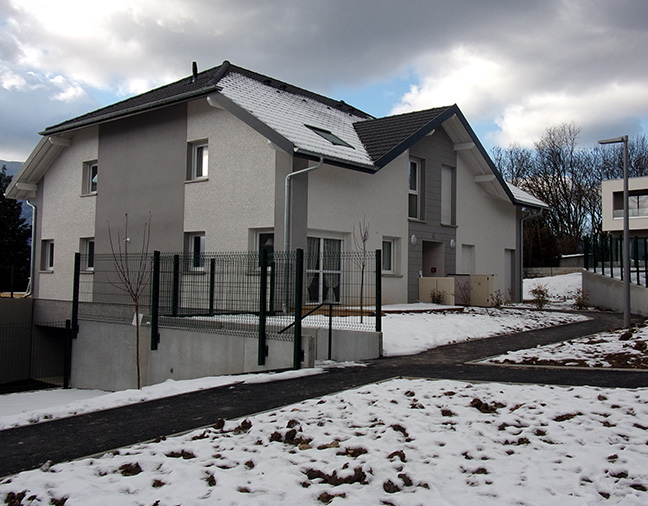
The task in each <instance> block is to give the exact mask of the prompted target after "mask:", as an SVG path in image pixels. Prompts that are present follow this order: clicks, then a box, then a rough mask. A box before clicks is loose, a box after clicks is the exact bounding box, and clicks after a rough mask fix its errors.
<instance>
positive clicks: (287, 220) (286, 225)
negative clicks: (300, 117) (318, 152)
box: [284, 156, 324, 251]
mask: <svg viewBox="0 0 648 506" xmlns="http://www.w3.org/2000/svg"><path fill="white" fill-rule="evenodd" d="M322 165H324V157H323V156H320V159H319V162H318V163H317V165H313V166H312V167H306V168H305V169H301V170H298V171H296V172H291V173H290V174H288V175H287V176H286V183H285V190H284V251H290V234H291V230H290V228H291V222H290V221H291V220H290V211H291V209H290V208H291V202H292V199H291V191H292V185H291V182H292V178H293V177H294V176H299V175H300V174H305V173H306V172H311V171H314V170H317V169H320V168H321V167H322Z"/></svg>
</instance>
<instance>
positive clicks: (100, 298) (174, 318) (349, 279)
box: [72, 250, 381, 348]
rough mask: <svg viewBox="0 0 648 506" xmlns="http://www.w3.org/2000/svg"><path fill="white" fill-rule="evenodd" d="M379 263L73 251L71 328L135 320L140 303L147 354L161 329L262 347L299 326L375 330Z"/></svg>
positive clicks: (338, 257) (333, 255)
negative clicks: (247, 339) (241, 339)
mask: <svg viewBox="0 0 648 506" xmlns="http://www.w3.org/2000/svg"><path fill="white" fill-rule="evenodd" d="M380 265H381V262H380V251H376V252H340V251H337V252H336V251H333V252H326V253H324V252H318V253H316V254H310V255H309V254H304V253H303V251H301V250H297V251H291V252H281V251H275V252H272V253H270V254H268V252H265V251H261V252H253V253H252V252H244V253H205V254H200V255H192V254H173V253H160V252H155V253H154V254H153V255H146V256H143V255H128V257H124V256H122V257H118V256H113V255H95V256H94V257H93V258H92V259H89V258H88V257H85V256H83V255H79V254H77V257H76V260H75V294H74V297H73V299H74V304H73V306H74V307H75V308H76V309H73V315H72V318H73V325H75V326H74V328H77V327H76V321H78V318H81V319H108V320H120V321H129V320H132V318H133V317H134V314H135V309H134V307H135V303H134V300H135V299H136V298H137V300H138V304H139V312H140V313H141V314H143V315H144V317H143V322H144V323H145V324H146V325H149V324H150V326H151V342H152V347H153V348H155V347H156V345H157V340H158V339H159V333H158V329H159V328H160V327H176V328H178V327H179V328H189V329H195V330H204V331H209V332H214V333H227V334H230V335H242V336H259V337H260V341H261V340H262V339H265V338H269V339H286V340H288V339H295V334H296V333H300V332H301V330H300V329H301V327H302V326H317V327H322V326H325V327H329V328H342V329H362V330H372V329H375V330H377V331H380V330H381V328H380V291H381V289H380V283H381V281H380ZM377 269H378V270H377ZM75 311H76V314H75Z"/></svg>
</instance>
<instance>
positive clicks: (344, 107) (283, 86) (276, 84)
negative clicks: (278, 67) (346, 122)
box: [221, 61, 375, 119]
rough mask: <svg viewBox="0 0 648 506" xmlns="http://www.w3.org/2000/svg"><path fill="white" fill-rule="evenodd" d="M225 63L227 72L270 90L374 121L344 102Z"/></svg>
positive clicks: (366, 114)
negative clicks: (241, 76)
mask: <svg viewBox="0 0 648 506" xmlns="http://www.w3.org/2000/svg"><path fill="white" fill-rule="evenodd" d="M226 63H228V65H229V72H237V73H239V74H242V75H244V76H246V77H249V78H250V79H254V80H256V81H259V82H261V83H262V84H264V85H266V86H270V87H272V88H276V89H278V90H281V91H286V92H289V93H293V94H295V95H300V96H303V97H307V98H311V99H313V100H316V101H318V102H321V103H323V104H326V105H328V106H330V107H334V108H336V109H338V110H340V111H342V112H346V113H348V114H354V115H356V116H365V118H364V119H375V118H374V116H372V115H371V114H369V113H366V112H364V111H363V110H361V109H358V108H357V107H354V106H352V105H350V104H347V103H346V102H345V101H344V100H336V99H334V98H330V97H327V96H326V95H321V94H319V93H315V92H314V91H310V90H307V89H305V88H300V87H299V86H295V85H294V84H290V83H288V82H285V81H282V80H280V79H277V78H275V77H269V76H266V75H264V74H261V73H259V72H255V71H253V70H249V69H246V68H243V67H239V66H237V65H233V64H231V63H229V62H228V61H226ZM229 72H228V73H229ZM223 77H224V76H223ZM221 79H222V77H221Z"/></svg>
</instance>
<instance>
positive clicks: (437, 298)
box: [430, 288, 446, 304]
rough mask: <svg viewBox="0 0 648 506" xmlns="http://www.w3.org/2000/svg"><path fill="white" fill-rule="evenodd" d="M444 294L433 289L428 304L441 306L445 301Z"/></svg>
mask: <svg viewBox="0 0 648 506" xmlns="http://www.w3.org/2000/svg"><path fill="white" fill-rule="evenodd" d="M445 296H446V293H445V291H444V290H439V289H438V288H435V289H434V290H431V291H430V302H431V303H432V304H443V301H444V300H445Z"/></svg>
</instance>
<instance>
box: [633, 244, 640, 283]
mask: <svg viewBox="0 0 648 506" xmlns="http://www.w3.org/2000/svg"><path fill="white" fill-rule="evenodd" d="M633 245H634V249H633V253H634V265H635V269H637V284H638V285H641V279H639V276H640V275H641V274H640V272H639V238H638V237H635V238H634V243H633Z"/></svg>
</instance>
